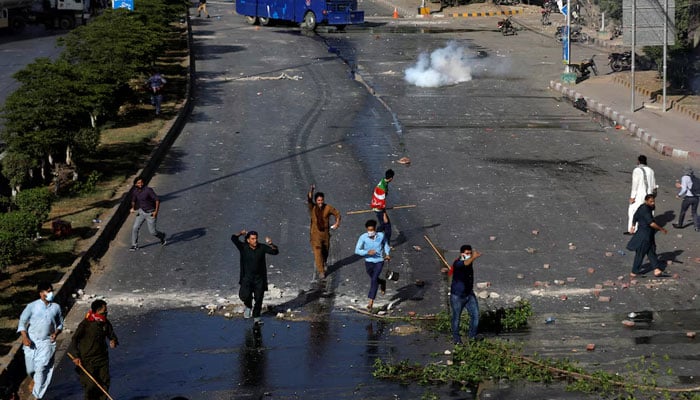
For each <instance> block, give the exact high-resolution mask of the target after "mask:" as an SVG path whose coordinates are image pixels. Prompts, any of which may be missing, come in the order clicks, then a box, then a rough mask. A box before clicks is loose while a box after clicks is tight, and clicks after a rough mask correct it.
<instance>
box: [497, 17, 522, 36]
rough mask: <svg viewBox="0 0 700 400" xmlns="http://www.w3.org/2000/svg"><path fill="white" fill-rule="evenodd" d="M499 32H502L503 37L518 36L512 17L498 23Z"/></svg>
mask: <svg viewBox="0 0 700 400" xmlns="http://www.w3.org/2000/svg"><path fill="white" fill-rule="evenodd" d="M498 30H500V31H501V33H502V34H503V36H507V35H517V34H518V32H517V31H516V30H515V26H513V23H512V22H511V21H510V17H508V18H505V19H502V20H500V21H498Z"/></svg>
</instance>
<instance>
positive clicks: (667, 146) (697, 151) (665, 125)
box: [549, 75, 700, 161]
mask: <svg viewBox="0 0 700 400" xmlns="http://www.w3.org/2000/svg"><path fill="white" fill-rule="evenodd" d="M549 86H550V88H552V89H553V90H556V91H558V92H561V93H562V94H563V95H564V96H566V97H568V98H570V99H571V100H572V101H573V100H576V99H578V98H584V99H585V100H586V102H587V105H588V109H589V111H591V112H595V113H598V114H601V115H603V116H605V117H607V118H609V119H610V120H612V121H615V123H616V124H617V125H620V126H622V127H624V128H625V129H627V131H628V132H629V134H630V135H634V136H637V137H638V138H640V140H642V141H643V142H644V143H647V144H648V145H649V146H651V147H652V148H653V149H654V150H655V151H657V152H659V153H661V154H663V155H666V156H669V157H674V158H678V159H689V160H694V161H700V121H697V120H695V119H693V118H692V117H691V116H689V115H686V114H682V113H680V112H679V111H676V110H675V109H672V110H669V111H667V112H663V110H661V105H660V104H658V103H655V102H652V101H651V100H650V99H649V97H648V96H644V95H642V94H640V93H636V94H635V103H636V104H635V106H636V107H635V110H636V111H635V112H631V110H630V104H631V89H629V88H628V87H625V86H623V85H621V84H619V83H616V82H615V78H614V75H603V76H597V77H591V78H589V79H587V80H585V81H583V82H581V83H579V84H577V85H573V87H567V86H565V85H564V84H562V83H560V82H556V81H551V82H550V84H549ZM642 105H644V106H643V107H642ZM640 107H641V108H640Z"/></svg>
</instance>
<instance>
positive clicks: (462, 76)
mask: <svg viewBox="0 0 700 400" xmlns="http://www.w3.org/2000/svg"><path fill="white" fill-rule="evenodd" d="M404 79H406V81H407V82H408V83H411V84H413V85H416V86H418V87H439V86H445V85H454V84H456V83H460V82H468V81H470V80H472V67H471V66H470V57H469V56H468V55H467V53H466V51H465V49H464V47H461V46H459V45H458V44H457V42H448V43H447V46H446V47H444V48H441V49H437V50H435V51H433V52H432V53H430V55H428V53H421V54H420V56H418V62H417V63H416V64H415V65H414V66H412V67H410V68H408V69H406V75H405V77H404Z"/></svg>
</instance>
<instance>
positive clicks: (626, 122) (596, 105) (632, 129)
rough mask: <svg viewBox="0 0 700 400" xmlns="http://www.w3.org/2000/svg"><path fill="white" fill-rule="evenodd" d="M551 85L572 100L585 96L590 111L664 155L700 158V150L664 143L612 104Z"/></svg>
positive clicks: (550, 84)
mask: <svg viewBox="0 0 700 400" xmlns="http://www.w3.org/2000/svg"><path fill="white" fill-rule="evenodd" d="M549 87H550V89H552V90H554V91H557V92H560V93H561V94H562V95H564V96H565V97H567V98H569V99H571V100H572V101H575V100H578V99H580V98H583V99H584V100H586V103H587V104H588V110H589V111H592V112H594V113H596V114H600V115H602V116H604V117H605V118H608V119H610V120H612V121H614V122H615V124H617V125H621V126H623V127H625V128H626V129H627V131H629V135H630V136H636V137H638V138H639V139H641V141H642V142H644V143H646V144H648V145H649V146H650V147H651V148H652V149H654V150H655V151H656V152H658V153H660V154H662V155H665V156H669V157H673V158H678V159H682V160H687V159H700V152H695V151H688V150H682V149H676V148H673V147H671V146H669V145H667V144H665V143H663V142H662V141H661V140H659V139H658V138H656V137H655V136H654V135H653V134H652V133H651V132H648V131H647V130H645V129H644V128H641V127H640V126H639V125H638V124H637V123H635V122H633V121H632V120H630V119H629V118H627V117H626V116H624V115H623V114H622V113H620V112H619V111H616V110H614V109H612V108H611V107H610V106H607V105H605V104H603V103H601V102H599V101H598V100H596V99H592V98H590V97H586V96H584V95H582V94H581V93H579V92H577V91H575V90H574V89H570V88H568V87H566V86H564V85H562V84H561V83H560V82H555V81H549Z"/></svg>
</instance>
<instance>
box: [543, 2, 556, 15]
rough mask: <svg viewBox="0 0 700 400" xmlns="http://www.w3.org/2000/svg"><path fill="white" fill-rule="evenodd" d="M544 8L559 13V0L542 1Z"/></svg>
mask: <svg viewBox="0 0 700 400" xmlns="http://www.w3.org/2000/svg"><path fill="white" fill-rule="evenodd" d="M542 8H544V9H545V10H547V11H549V12H550V13H558V12H559V6H558V5H557V2H556V1H554V0H545V2H544V3H542Z"/></svg>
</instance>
